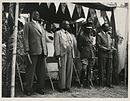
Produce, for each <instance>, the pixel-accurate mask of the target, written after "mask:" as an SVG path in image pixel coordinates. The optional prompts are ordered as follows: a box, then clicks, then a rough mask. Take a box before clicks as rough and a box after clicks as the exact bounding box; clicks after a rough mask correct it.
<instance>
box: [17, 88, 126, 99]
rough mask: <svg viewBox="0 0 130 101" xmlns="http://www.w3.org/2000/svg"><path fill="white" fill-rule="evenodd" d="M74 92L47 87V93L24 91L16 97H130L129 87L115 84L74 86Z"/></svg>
mask: <svg viewBox="0 0 130 101" xmlns="http://www.w3.org/2000/svg"><path fill="white" fill-rule="evenodd" d="M71 90H72V92H64V93H59V92H58V91H57V90H54V91H53V90H52V89H51V88H46V89H45V95H40V94H37V93H34V94H33V95H31V96H26V95H24V94H23V93H22V92H17V93H16V97H22V98H23V97H24V98H27V97H29V98H128V88H127V87H125V86H114V88H107V87H104V88H101V87H95V88H92V89H87V88H79V87H72V89H71Z"/></svg>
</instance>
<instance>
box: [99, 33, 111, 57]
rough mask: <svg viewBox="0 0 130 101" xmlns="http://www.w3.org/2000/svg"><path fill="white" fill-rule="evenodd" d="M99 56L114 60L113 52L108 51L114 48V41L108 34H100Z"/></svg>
mask: <svg viewBox="0 0 130 101" xmlns="http://www.w3.org/2000/svg"><path fill="white" fill-rule="evenodd" d="M97 47H98V56H100V57H106V58H112V52H111V51H108V50H107V49H111V47H112V39H111V36H110V35H109V34H108V33H105V32H100V33H98V35H97Z"/></svg>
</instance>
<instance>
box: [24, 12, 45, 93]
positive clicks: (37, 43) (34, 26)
mask: <svg viewBox="0 0 130 101" xmlns="http://www.w3.org/2000/svg"><path fill="white" fill-rule="evenodd" d="M38 20H39V12H38V11H34V12H33V13H32V21H31V22H28V23H26V24H25V26H24V46H25V52H26V55H27V57H28V64H27V67H26V84H25V91H24V93H25V94H26V95H31V94H32V86H33V81H34V75H35V73H36V76H37V83H38V87H37V89H36V92H37V93H40V94H44V91H43V89H44V78H45V77H44V75H45V57H46V56H47V47H46V39H45V38H46V35H45V30H44V29H43V27H42V26H41V25H40V24H39V23H38Z"/></svg>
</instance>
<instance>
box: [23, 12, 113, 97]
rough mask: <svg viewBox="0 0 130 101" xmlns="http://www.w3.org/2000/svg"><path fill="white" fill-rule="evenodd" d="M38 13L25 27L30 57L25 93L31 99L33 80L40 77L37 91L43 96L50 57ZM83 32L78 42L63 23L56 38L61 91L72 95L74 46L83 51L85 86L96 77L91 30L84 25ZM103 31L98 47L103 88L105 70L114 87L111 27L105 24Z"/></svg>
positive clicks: (82, 75)
mask: <svg viewBox="0 0 130 101" xmlns="http://www.w3.org/2000/svg"><path fill="white" fill-rule="evenodd" d="M38 20H39V12H38V11H34V12H33V13H32V21H31V22H28V23H26V24H25V26H24V46H25V54H26V56H27V57H28V64H27V68H26V83H25V89H24V93H25V94H26V95H31V94H32V93H33V90H32V89H33V81H34V76H35V74H36V76H37V84H38V85H37V87H36V89H35V91H36V92H37V93H39V94H44V83H45V70H46V68H45V67H46V58H47V55H48V52H47V45H46V30H44V28H43V26H42V25H41V24H40V23H39V22H38ZM82 29H83V32H82V34H80V35H79V36H78V38H77V41H76V38H75V37H74V35H73V34H72V33H71V32H70V31H69V30H70V26H69V22H68V21H62V23H61V25H60V30H58V31H56V32H55V34H54V51H55V52H54V56H55V57H56V58H57V60H58V61H59V64H60V66H59V67H58V69H59V82H58V87H59V89H58V91H59V92H64V91H70V88H71V81H72V73H73V59H74V58H75V50H74V49H75V46H76V45H77V48H78V50H79V51H80V58H81V63H82V69H81V75H80V81H81V84H83V85H84V82H85V81H84V79H86V80H87V81H86V83H87V86H88V85H89V86H91V81H92V76H93V66H94V64H95V54H94V46H93V44H92V35H91V29H92V28H91V27H90V26H88V25H87V24H84V25H83V27H82ZM102 29H103V30H102V31H101V32H100V33H99V34H98V35H97V47H98V57H99V71H100V74H101V75H100V84H101V86H104V78H105V77H104V70H106V73H107V76H106V81H107V86H109V87H111V74H112V73H111V71H112V69H111V68H112V66H111V61H112V59H111V58H112V54H111V53H112V50H113V49H114V48H113V47H112V41H111V37H110V35H109V34H108V33H107V31H108V26H106V24H104V25H103V26H102Z"/></svg>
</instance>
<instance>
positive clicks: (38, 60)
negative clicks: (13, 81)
mask: <svg viewBox="0 0 130 101" xmlns="http://www.w3.org/2000/svg"><path fill="white" fill-rule="evenodd" d="M30 58H31V61H32V64H31V63H30V61H29V60H28V64H27V67H26V84H25V90H26V91H32V86H33V81H34V75H35V73H36V76H37V84H38V88H37V89H44V79H45V58H44V56H43V54H41V55H30Z"/></svg>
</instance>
